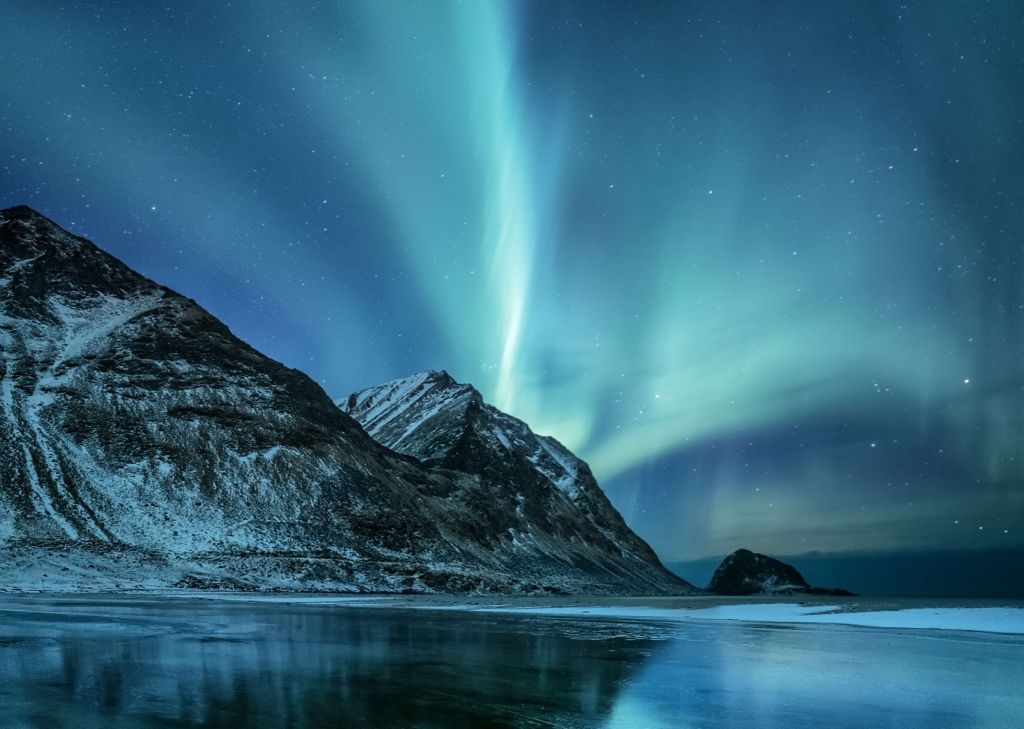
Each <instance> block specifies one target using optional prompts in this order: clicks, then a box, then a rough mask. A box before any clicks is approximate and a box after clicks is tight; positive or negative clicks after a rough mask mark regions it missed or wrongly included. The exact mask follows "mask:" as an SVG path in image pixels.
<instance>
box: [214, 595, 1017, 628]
mask: <svg viewBox="0 0 1024 729" xmlns="http://www.w3.org/2000/svg"><path fill="white" fill-rule="evenodd" d="M201 596H202V597H206V598H208V599H216V600H235V601H248V600H253V601H267V600H271V601H279V602H280V601H292V602H315V603H318V604H332V603H337V604H345V605H348V606H350V607H360V606H363V607H371V606H372V607H374V608H402V609H406V608H409V609H426V610H457V611H473V612H487V613H508V614H519V615H533V616H545V617H553V618H573V619H588V618H605V619H618V620H644V621H656V622H660V621H688V620H699V621H704V620H731V621H740V622H748V623H804V624H807V623H813V624H819V625H823V624H829V625H853V626H862V627H871V628H900V629H908V630H962V631H972V632H982V633H1006V634H1024V603H1022V602H1021V601H1019V600H1017V601H1014V600H1006V601H1002V602H1000V601H994V600H925V599H908V600H899V599H895V600H878V599H872V598H866V599H865V598H844V599H836V598H834V597H829V598H808V597H806V596H799V597H793V598H789V600H788V601H786V598H782V597H779V596H772V597H756V598H728V597H714V596H695V597H684V598H678V597H676V598H614V597H595V598H558V597H516V598H501V597H477V598H473V599H472V600H465V599H460V598H457V597H452V596H448V595H416V596H358V595H353V596H331V595H316V596H313V595H295V596H287V595H251V594H245V593H236V594H232V593H217V594H211V593H203V594H201Z"/></svg>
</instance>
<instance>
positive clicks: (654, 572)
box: [338, 371, 669, 588]
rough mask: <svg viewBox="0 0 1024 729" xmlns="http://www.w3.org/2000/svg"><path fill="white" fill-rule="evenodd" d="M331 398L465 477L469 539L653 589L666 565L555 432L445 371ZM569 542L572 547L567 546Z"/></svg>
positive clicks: (411, 450) (406, 450) (369, 428)
mask: <svg viewBox="0 0 1024 729" xmlns="http://www.w3.org/2000/svg"><path fill="white" fill-rule="evenodd" d="M338 405H339V406H340V407H341V408H342V409H343V410H345V412H347V413H349V414H350V415H352V417H354V418H355V419H356V420H357V421H358V422H359V423H360V424H362V426H363V427H364V428H365V429H366V432H367V433H369V434H370V435H371V436H372V437H373V438H375V439H376V440H377V441H378V442H380V443H381V444H382V445H385V446H387V447H388V448H390V449H392V450H395V451H398V452H399V453H403V454H405V455H407V456H411V457H413V458H415V459H416V460H417V461H419V462H421V463H423V464H425V465H427V466H429V467H431V468H432V469H435V470H437V469H442V470H444V471H455V472H458V473H463V474H467V475H469V476H470V477H471V478H472V479H473V481H474V482H475V483H477V484H479V488H478V489H477V491H476V493H475V494H474V495H473V496H472V498H474V499H477V498H478V499H481V501H479V502H476V503H474V504H473V507H472V508H473V511H475V512H476V513H477V514H478V515H479V519H478V520H477V521H476V523H475V525H474V526H475V528H476V529H477V530H478V533H477V536H476V538H477V539H479V540H482V541H484V542H485V543H487V544H488V545H489V546H491V547H495V548H497V547H499V546H504V547H505V548H507V549H508V550H509V551H510V552H511V553H512V554H522V555H523V557H524V558H526V559H536V558H538V557H539V556H540V555H550V557H551V558H552V559H556V560H563V559H569V560H571V561H572V562H573V563H575V564H582V565H588V569H589V568H590V567H589V565H595V566H598V567H599V569H600V570H601V571H602V572H607V573H608V574H610V575H616V576H617V579H625V580H628V581H629V582H634V581H636V582H639V583H641V584H643V583H647V582H650V585H651V588H655V587H657V586H658V585H659V584H661V583H662V581H663V580H664V577H665V576H666V575H668V574H669V573H668V572H667V571H666V570H665V569H664V568H663V567H662V565H661V563H660V562H659V561H658V558H657V556H656V555H655V554H654V551H653V550H652V549H651V548H650V547H649V546H648V545H647V543H646V542H644V541H643V540H642V539H640V538H639V537H638V536H637V535H636V534H634V533H633V532H632V530H630V528H629V527H628V526H626V523H625V521H623V519H622V516H621V515H620V514H619V512H618V511H616V510H615V508H614V507H613V506H612V505H611V503H609V501H608V499H607V497H606V496H605V495H604V492H602V491H601V488H600V487H599V486H598V485H597V482H596V481H595V480H594V476H593V474H592V473H591V471H590V467H589V466H587V464H586V463H584V462H583V461H581V460H580V459H579V458H577V457H576V456H574V455H573V454H572V453H571V452H570V451H569V450H568V449H566V448H565V447H564V446H563V445H562V444H561V443H559V442H558V441H557V440H555V439H554V438H550V437H546V436H539V435H536V434H534V432H533V431H532V430H530V428H529V427H528V426H527V425H526V423H524V422H523V421H521V420H518V419H516V418H514V417H512V416H511V415H508V414H506V413H503V412H502V411H500V410H498V409H497V408H495V407H493V406H491V405H488V404H487V403H485V402H484V400H483V397H482V396H481V395H480V393H479V392H477V390H476V389H474V388H473V387H472V386H471V385H466V384H461V383H458V382H456V381H455V380H454V379H452V377H451V376H450V375H449V374H448V373H447V372H434V371H430V372H422V373H420V374H417V375H413V376H412V377H407V378H404V379H400V380H395V381H394V382H389V383H387V384H385V385H380V386H378V387H371V388H369V389H367V390H363V391H361V392H357V393H354V394H353V395H350V396H349V397H348V398H347V399H345V400H341V401H339V402H338ZM566 545H572V552H573V553H572V554H570V553H569V552H568V551H567V550H566Z"/></svg>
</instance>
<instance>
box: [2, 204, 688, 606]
mask: <svg viewBox="0 0 1024 729" xmlns="http://www.w3.org/2000/svg"><path fill="white" fill-rule="evenodd" d="M0 366H2V368H3V370H2V372H3V376H2V379H0V409H2V414H0V474H2V475H3V479H2V480H0V587H7V588H12V587H22V588H25V587H32V588H40V587H42V588H69V587H70V588H76V587H77V588H80V589H100V588H115V587H124V588H139V587H141V588H147V587H165V586H168V585H182V586H192V587H216V586H221V587H243V588H251V589H321V590H342V591H385V592H390V591H402V590H412V591H491V592H513V593H515V592H544V591H548V592H568V593H582V592H589V593H616V592H621V593H648V592H666V593H667V592H685V591H687V590H688V589H690V586H689V585H687V584H686V583H682V582H677V581H673V580H671V579H670V578H668V577H666V576H665V573H664V572H663V570H662V569H661V568H660V565H659V564H658V563H657V561H656V560H655V561H654V562H653V563H646V565H645V566H636V565H634V563H633V562H631V561H629V560H627V559H624V558H621V557H619V556H617V555H614V554H607V555H606V554H604V553H601V552H599V551H597V550H596V549H595V548H593V547H592V546H590V545H589V544H586V543H581V542H574V541H572V539H571V538H569V536H568V534H567V535H566V536H565V537H564V538H563V537H560V536H552V541H551V542H550V543H547V544H546V545H545V546H546V551H545V550H542V549H538V548H534V547H532V546H531V547H526V548H523V547H519V546H517V545H516V544H515V543H514V539H513V537H512V536H511V535H509V534H507V533H497V532H492V531H489V529H490V527H491V525H492V524H493V523H494V522H495V521H496V520H497V517H496V516H495V515H494V514H493V513H492V512H493V511H494V510H495V509H496V508H498V505H497V504H495V503H494V502H493V501H492V500H491V499H490V498H489V495H488V494H487V493H486V486H485V485H484V484H482V483H481V481H480V479H479V478H476V477H474V476H472V475H469V474H466V473H462V472H457V471H451V470H445V469H440V468H433V467H430V466H428V465H424V464H421V463H420V462H418V461H417V460H415V459H413V458H409V457H407V456H403V455H400V454H398V453H395V452H393V451H391V450H389V449H387V448H385V447H383V446H381V445H380V444H378V443H377V442H376V441H375V440H374V439H372V438H371V437H369V436H368V435H367V434H366V433H365V432H364V430H363V429H362V428H361V427H360V426H359V424H358V423H356V422H355V421H354V420H353V419H352V418H351V417H349V416H348V415H346V414H345V413H344V412H342V411H341V410H340V409H339V408H338V407H336V406H335V405H334V403H333V402H332V401H331V400H330V398H329V397H328V396H327V395H326V394H325V393H324V392H323V390H322V389H321V388H320V387H319V386H318V385H317V384H316V383H314V382H313V381H312V380H311V379H310V378H309V377H307V376H306V375H304V374H302V373H301V372H299V371H297V370H293V369H289V368H288V367H285V366H284V365H282V364H280V363H278V362H275V361H274V360H271V359H270V358H268V357H266V356H264V355H262V354H261V353H259V352H257V351H256V350H254V349H253V348H252V347H250V346H248V345H247V344H245V343H244V342H242V341H241V340H239V339H238V338H237V337H235V336H234V335H232V334H231V332H230V331H229V330H228V328H227V327H226V326H225V325H224V324H222V323H221V322H219V321H218V320H217V319H216V318H214V317H213V316H212V315H210V314H209V313H208V312H206V311H205V310H204V309H203V308H202V307H200V306H199V305H198V304H196V302H194V301H192V300H190V299H188V298H185V297H183V296H181V295H179V294H176V293H175V292H173V291H171V290H170V289H167V288H165V287H163V286H160V285H159V284H156V283H154V282H152V281H150V280H148V279H146V278H144V277H143V276H141V275H139V274H137V273H135V272H134V271H132V270H131V269H129V268H128V267H127V266H125V265H124V264H122V263H121V262H119V261H118V260H116V259H115V258H113V257H111V256H109V255H108V254H106V253H104V252H103V251H101V250H100V249H99V248H97V247H96V246H95V245H93V244H92V243H90V242H89V241H87V240H85V239H83V238H79V237H77V236H74V235H72V234H70V233H68V232H67V231H64V230H62V229H61V228H60V227H58V226H57V225H55V224H54V223H53V222H51V221H49V220H47V219H46V218H44V217H43V216H41V215H39V214H38V213H36V212H35V211H33V210H31V209H29V208H26V207H16V208H10V209H7V210H3V211H0ZM570 531H571V530H570ZM629 567H635V569H633V570H632V571H630V569H628V568H629Z"/></svg>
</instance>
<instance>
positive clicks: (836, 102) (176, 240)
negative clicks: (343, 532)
mask: <svg viewBox="0 0 1024 729" xmlns="http://www.w3.org/2000/svg"><path fill="white" fill-rule="evenodd" d="M0 7H2V16H3V19H4V20H3V25H4V32H3V43H2V44H0V206H7V205H14V204H19V203H25V204H29V205H32V206H33V207H35V208H37V209H38V210H40V211H41V212H43V213H44V214H46V215H48V216H50V217H51V218H53V219H54V220H56V221H57V222H58V223H60V224H62V225H64V226H65V227H67V228H69V229H71V230H73V231H74V232H76V233H78V234H80V235H84V236H86V237H89V238H91V239H93V240H95V241H96V242H97V243H98V244H99V245H101V247H103V248H105V249H106V250H108V251H110V252H111V253H113V254H114V255H116V256H118V257H119V258H121V259H122V260H124V261H125V262H127V263H128V264H129V265H131V266H132V267H133V268H135V269H137V270H139V271H141V272H142V273H144V274H146V275H147V276H149V277H151V278H154V279H156V280H159V281H160V282H162V283H164V284H167V285H169V286H171V287H172V288H174V289H176V290H178V291H180V292H182V293H185V294H186V295H188V296H190V297H192V298H195V299H196V300H198V301H199V302H200V303H202V304H203V305H204V306H205V307H206V308H208V309H209V310H210V311H211V312H213V313H214V314H215V315H217V316H218V317H220V318H221V319H223V320H224V321H225V322H227V323H228V325H229V326H230V327H231V328H232V330H233V331H234V332H235V333H236V334H238V335H239V336H240V337H242V338H243V339H245V340H247V341H248V342H250V343H252V344H253V345H255V346H256V347H257V348H259V349H261V350H262V351H264V352H266V353H267V354H269V355H271V356H273V357H275V358H277V359H279V360H281V361H283V362H285V363H286V364H288V365H291V366H294V367H298V368H300V369H302V370H304V371H306V372H307V373H309V374H310V375H311V376H312V377H314V378H315V379H316V380H317V381H318V382H320V383H321V384H322V385H323V387H324V388H325V389H326V390H327V392H328V393H330V394H331V395H332V396H335V397H341V396H344V395H347V394H348V393H349V392H351V391H353V390H356V389H360V388H363V387H366V386H369V385H373V384H378V383H380V382H382V381H385V380H388V379H392V378H395V377H400V376H405V375H408V374H411V373H413V372H416V371H419V370H423V369H428V368H433V369H442V368H443V369H447V370H448V371H449V372H451V373H452V374H453V376H455V377H456V378H457V379H459V380H461V381H468V382H472V383H473V384H475V385H476V386H477V387H478V389H480V390H481V392H483V394H484V395H485V397H486V398H487V399H488V400H490V401H491V402H492V403H494V404H495V405H497V406H499V407H501V408H503V409H505V410H507V411H509V412H511V413H512V414H514V415H516V416H518V417H520V418H523V419H524V420H526V421H527V422H529V423H530V424H531V425H532V426H533V428H534V429H535V430H536V431H538V432H541V433H548V434H552V435H554V436H556V437H557V438H559V439H560V440H561V441H562V442H564V443H565V444H566V445H567V446H569V447H570V448H572V449H573V450H575V451H576V452H577V453H578V454H579V455H580V456H581V457H583V458H585V459H586V460H587V461H589V462H590V463H591V465H592V466H593V468H594V471H595V473H596V475H597V476H598V479H599V480H600V482H601V483H602V485H603V486H604V487H605V490H606V491H607V493H608V494H609V496H610V497H611V499H612V501H613V502H614V503H615V505H616V506H617V507H618V508H619V509H620V510H621V511H622V512H623V514H624V516H625V517H626V518H627V520H628V521H629V523H630V524H631V525H632V526H633V527H634V528H635V529H636V530H637V531H638V532H639V533H640V534H641V535H642V536H644V537H645V538H647V539H648V540H649V541H650V542H651V543H652V545H653V546H654V547H655V548H656V549H657V550H658V552H659V553H660V554H661V556H662V557H663V558H664V559H666V560H669V561H671V560H695V559H699V558H704V557H710V556H713V555H721V554H724V553H726V552H729V551H732V550H733V549H735V548H737V547H740V546H745V547H749V548H751V549H755V550H758V551H765V552H769V553H772V554H776V555H798V554H802V553H808V552H817V553H822V554H845V553H851V552H855V553H882V552H887V551H888V552H893V551H906V550H910V551H923V552H928V551H935V552H936V553H938V552H939V551H940V550H945V552H949V551H950V550H953V551H957V550H983V549H1006V548H1017V547H1020V546H1021V545H1024V93H1021V92H1022V89H1024V14H1022V13H1021V12H1020V8H1019V5H1018V3H1017V2H1016V0H991V1H989V2H974V1H968V0H962V1H958V2H950V1H947V0H929V1H927V2H896V1H882V0H856V1H853V0H836V1H835V2H828V3H822V2H820V1H818V0H806V1H799V0H790V1H788V2H779V3H766V2H763V0H747V1H741V0H722V1H719V2H702V1H700V0H694V1H691V2H665V3H661V2H654V1H651V2H647V1H645V2H635V3H627V2H603V3H599V2H592V1H590V0H579V1H577V2H559V1H556V0H551V1H545V2H540V1H537V2H527V1H523V2H497V1H496V2H488V1H487V0H463V2H446V1H445V0H424V1H423V2H413V1H412V0H408V1H407V0H396V1H395V2H381V1H380V0H353V1H347V0H335V1H332V2H326V1H323V2H309V3H303V2H273V1H270V0H262V1H261V0H252V1H251V2H208V1H203V2H188V1H187V0H182V1H180V2H178V1H176V2H169V3H140V2H137V0H123V1H113V0H111V1H97V2H86V3H83V2H40V1H39V0H0Z"/></svg>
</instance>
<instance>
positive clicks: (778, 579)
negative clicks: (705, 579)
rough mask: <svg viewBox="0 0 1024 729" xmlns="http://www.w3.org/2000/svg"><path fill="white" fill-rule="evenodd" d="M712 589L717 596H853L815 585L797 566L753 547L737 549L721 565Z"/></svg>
mask: <svg viewBox="0 0 1024 729" xmlns="http://www.w3.org/2000/svg"><path fill="white" fill-rule="evenodd" d="M708 592H710V593H713V594H716V595H801V594H803V595H851V594H852V593H850V592H847V591H846V590H840V589H837V588H829V587H811V586H810V585H809V584H807V580H805V579H804V578H803V575H801V574H800V573H799V572H798V571H797V569H796V568H795V567H793V566H792V565H789V564H786V563H785V562H780V561H779V560H777V559H774V558H772V557H768V556H766V555H763V554H757V553H756V552H751V551H750V550H749V549H737V550H736V551H735V552H733V553H732V554H730V555H728V556H727V557H726V558H725V559H723V560H722V563H721V564H720V565H718V569H716V570H715V574H714V575H712V576H711V582H710V584H708Z"/></svg>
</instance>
